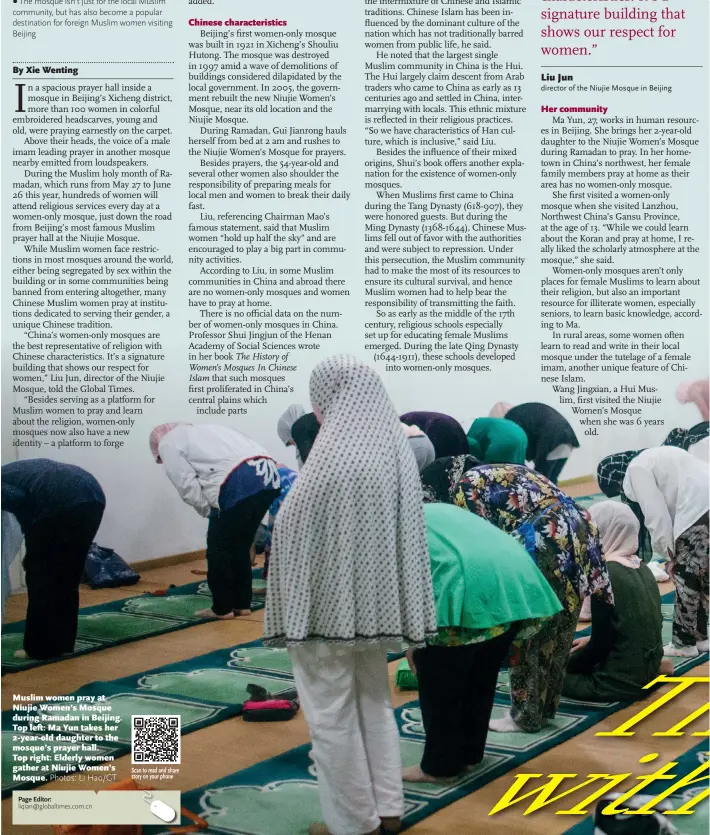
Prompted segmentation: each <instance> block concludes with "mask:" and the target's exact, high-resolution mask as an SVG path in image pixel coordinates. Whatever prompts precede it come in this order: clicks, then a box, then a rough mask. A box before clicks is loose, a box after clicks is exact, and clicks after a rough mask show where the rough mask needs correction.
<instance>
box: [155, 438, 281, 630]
mask: <svg viewBox="0 0 710 835" xmlns="http://www.w3.org/2000/svg"><path fill="white" fill-rule="evenodd" d="M150 451H151V452H152V453H153V457H154V458H155V460H156V463H158V464H163V465H164V466H165V473H166V475H167V476H168V478H169V479H170V481H171V482H172V483H173V485H174V486H175V488H176V490H177V491H178V493H179V494H180V498H181V499H182V500H183V501H184V502H185V503H186V504H189V505H190V506H191V507H194V508H195V510H196V511H197V512H198V513H199V514H200V516H206V517H209V523H208V525H207V585H208V586H209V589H210V592H211V594H212V607H211V608H210V609H202V610H200V611H199V612H196V614H197V615H199V616H200V617H204V618H218V619H220V620H226V619H227V618H233V617H238V616H242V615H249V614H251V608H250V607H251V595H252V575H251V555H250V551H251V544H252V542H253V541H254V535H255V534H256V532H257V530H258V528H259V524H260V523H261V520H262V519H263V518H264V515H265V514H266V511H267V510H268V509H269V506H270V505H271V503H272V502H273V501H274V499H275V498H276V497H277V496H278V494H279V491H280V489H281V488H280V479H279V473H278V470H277V468H276V462H275V461H274V460H273V459H272V458H271V457H270V456H269V454H268V453H267V452H266V450H265V449H262V447H260V446H259V444H257V443H256V442H255V441H252V440H251V439H250V438H247V437H246V435H242V434H241V433H240V432H237V431H236V430H234V429H229V428H228V427H226V426H217V425H209V424H201V425H198V426H193V425H192V424H191V423H164V424H162V425H161V426H156V427H155V429H153V431H152V432H151V433H150Z"/></svg>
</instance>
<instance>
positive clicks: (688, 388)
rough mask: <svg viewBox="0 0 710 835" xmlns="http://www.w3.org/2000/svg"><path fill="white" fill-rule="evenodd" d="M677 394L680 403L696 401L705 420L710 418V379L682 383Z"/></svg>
mask: <svg viewBox="0 0 710 835" xmlns="http://www.w3.org/2000/svg"><path fill="white" fill-rule="evenodd" d="M675 396H676V397H677V398H678V402H679V403H695V405H696V406H697V407H698V409H699V410H700V414H701V415H702V418H703V420H708V419H710V418H709V417H708V415H710V380H696V381H695V382H694V383H681V384H680V385H679V386H678V388H677V389H676V392H675Z"/></svg>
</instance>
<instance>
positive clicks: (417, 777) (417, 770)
mask: <svg viewBox="0 0 710 835" xmlns="http://www.w3.org/2000/svg"><path fill="white" fill-rule="evenodd" d="M402 779H403V780H404V782H405V783H451V782H452V781H453V780H455V779H456V778H455V777H432V776H431V774H426V773H425V772H423V771H422V769H421V766H418V765H410V766H408V767H407V768H403V769H402Z"/></svg>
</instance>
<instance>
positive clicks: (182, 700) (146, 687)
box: [2, 593, 708, 832]
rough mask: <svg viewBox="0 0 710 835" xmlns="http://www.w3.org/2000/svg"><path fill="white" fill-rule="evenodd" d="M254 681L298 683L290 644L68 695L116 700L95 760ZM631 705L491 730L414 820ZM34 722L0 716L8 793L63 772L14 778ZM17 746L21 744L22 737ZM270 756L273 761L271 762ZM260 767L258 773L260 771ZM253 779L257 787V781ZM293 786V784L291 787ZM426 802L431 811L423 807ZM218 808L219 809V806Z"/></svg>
mask: <svg viewBox="0 0 710 835" xmlns="http://www.w3.org/2000/svg"><path fill="white" fill-rule="evenodd" d="M672 598H673V594H672V593H671V594H667V595H665V596H664V598H663V600H664V616H665V618H666V621H667V622H666V624H665V628H667V629H670V625H671V623H670V619H671V618H672V614H673V604H672ZM157 599H160V598H157ZM397 657H398V656H397V655H393V656H391V657H390V660H393V659H394V658H397ZM707 659H708V654H707V653H705V654H703V655H700V656H698V657H696V658H691V659H683V658H677V659H675V661H676V672H677V673H678V674H680V673H683V672H685V671H686V670H688V669H690V668H691V667H693V666H695V665H696V664H700V663H703V662H704V661H706V660H707ZM248 684H257V685H261V686H263V687H264V688H266V689H267V690H268V691H269V692H270V693H272V694H273V695H278V694H279V693H283V692H284V691H286V690H290V689H292V688H293V687H294V682H293V675H292V671H291V662H290V658H289V655H288V653H287V652H286V650H282V649H271V648H267V647H263V646H262V645H261V642H260V641H252V642H250V643H246V644H240V645H237V646H234V647H231V648H228V649H222V650H216V651H214V652H209V653H206V654H204V655H199V656H196V657H194V658H189V659H186V660H183V661H179V662H177V663H175V664H168V665H165V666H162V667H157V668H155V669H153V670H148V671H146V672H140V673H136V674H134V675H131V676H126V677H124V678H120V679H114V680H113V681H108V682H93V683H91V684H88V685H86V686H85V687H82V688H80V689H79V690H77V691H75V692H74V693H72V694H70V695H71V696H73V697H75V698H74V702H75V703H76V700H77V697H83V698H84V699H85V700H86V701H87V702H89V703H90V697H91V696H105V697H106V701H105V702H102V704H104V705H108V706H110V708H111V711H110V712H111V714H112V715H116V716H119V717H120V722H119V723H118V729H117V730H116V731H115V733H114V734H113V735H114V736H116V737H117V739H116V740H113V741H110V742H104V741H102V742H100V743H99V744H98V747H97V748H96V750H95V754H96V757H95V758H94V757H89V761H92V762H99V761H101V760H102V759H103V757H104V756H106V755H110V756H113V757H121V756H124V755H125V754H127V753H129V751H130V717H131V715H137V714H156V715H166V714H171V715H175V714H179V715H180V716H181V717H182V722H181V725H182V733H183V734H187V733H191V732H192V731H195V730H199V729H200V728H203V727H206V726H208V725H213V724H215V723H216V722H221V721H223V720H225V719H229V718H232V717H236V716H238V715H239V714H240V713H241V708H242V704H243V702H244V701H245V700H246V698H247V689H246V688H247V685H248ZM87 697H88V698H87ZM508 703H509V685H508V673H507V671H505V670H503V671H501V673H500V676H499V685H498V695H497V707H496V715H501V714H502V712H503V710H504V708H505V706H506V705H507V704H508ZM625 704H626V703H623V702H614V703H607V704H596V705H592V704H586V703H580V702H573V701H568V700H565V701H563V703H562V705H561V707H560V712H559V713H558V715H557V717H556V718H555V721H554V722H553V723H552V724H551V725H550V726H548V727H547V728H545V729H544V730H543V731H541V732H540V733H539V734H532V735H528V734H521V735H518V734H504V735H499V734H491V735H490V736H489V741H490V748H491V751H490V754H489V755H488V756H487V758H486V761H485V762H484V763H483V765H482V766H481V769H479V770H478V771H476V772H474V773H473V774H471V775H468V776H467V778H466V779H465V780H463V781H461V782H460V783H459V784H454V785H451V786H448V787H447V788H446V791H443V792H442V789H441V787H430V789H428V790H426V791H425V790H424V789H423V788H422V787H418V788H417V791H416V792H414V793H413V794H414V795H415V796H416V797H417V798H418V797H419V796H420V795H422V794H423V795H424V796H425V797H429V796H430V795H431V799H430V800H429V801H427V804H425V805H424V806H422V805H421V803H422V801H417V802H418V803H419V805H416V806H415V807H412V811H411V814H412V815H414V814H415V812H417V809H418V810H419V812H417V814H418V815H419V817H416V818H414V817H413V818H412V819H411V821H412V822H413V821H414V820H415V819H416V820H418V819H419V818H420V817H425V816H426V815H428V814H431V813H432V812H433V811H435V810H436V809H437V808H440V807H441V806H442V805H446V804H448V803H450V802H453V800H456V799H458V798H459V797H461V796H463V794H468V793H469V792H470V791H473V790H475V789H476V788H478V787H479V786H480V785H482V783H481V780H483V782H488V781H489V780H492V779H494V777H497V776H499V775H500V774H502V773H504V772H505V771H508V770H510V769H511V768H514V767H516V766H517V765H519V764H520V763H522V762H525V761H526V760H527V759H530V758H531V757H533V756H537V754H539V753H541V752H542V751H545V750H547V749H548V748H552V747H554V746H555V745H559V744H560V743H562V742H564V741H565V740H567V739H569V738H570V737H572V736H575V735H576V734H578V733H580V732H581V731H583V730H585V729H586V728H588V727H590V726H591V725H594V724H596V723H597V722H600V721H601V720H602V719H603V718H604V717H606V716H608V715H609V714H610V713H613V712H615V711H617V710H620V709H621V708H622V707H624V706H625ZM398 715H399V718H400V724H401V726H402V737H403V743H402V745H403V757H404V760H405V762H406V763H407V764H410V763H413V762H415V761H417V760H416V759H413V757H414V758H416V756H419V754H420V752H421V745H422V739H423V737H422V733H423V732H422V730H421V722H420V717H419V711H418V708H417V705H416V702H412V703H411V704H410V705H407V706H406V707H405V708H402V709H400V711H399V713H398ZM51 721H52V720H51V719H50V720H49V722H50V723H51ZM30 724H33V725H35V726H36V727H35V730H40V732H41V733H46V730H43V728H46V727H47V724H48V721H47V720H46V719H45V720H39V718H38V713H37V711H36V710H33V711H31V712H26V711H23V712H21V713H20V712H15V711H13V710H8V711H4V712H3V714H2V735H3V743H4V749H5V754H4V756H3V762H2V795H3V797H4V796H6V794H8V793H9V792H11V791H12V790H13V789H18V788H29V787H30V786H33V787H35V788H36V787H38V786H39V785H41V784H42V783H43V782H47V781H48V780H49V779H51V775H52V774H56V773H60V772H61V771H62V770H63V769H62V768H61V767H57V766H56V765H55V766H51V767H50V766H47V768H46V769H44V770H42V768H41V765H40V764H38V765H37V768H36V770H34V771H33V776H34V777H36V779H35V780H33V781H32V782H31V783H30V782H27V781H25V782H23V783H20V782H18V780H16V779H15V778H14V777H13V773H12V767H13V760H12V757H11V752H12V748H13V735H14V736H26V735H27V734H29V733H30V730H29V725H30ZM77 724H78V723H77ZM78 736H79V737H82V734H81V733H79V734H78ZM84 739H85V740H86V743H87V744H93V740H92V739H91V738H90V735H89V736H86V735H85V736H84ZM15 744H16V745H19V744H22V743H18V742H16V743H15ZM57 744H66V740H63V741H58V742H57ZM299 750H300V749H295V750H294V751H292V752H288V753H286V754H283V755H282V756H281V757H277V758H275V760H274V761H273V762H274V766H273V767H274V768H275V769H276V770H275V771H271V770H270V769H271V767H272V766H271V765H268V767H267V764H265V763H261V764H259V765H256V766H253V767H252V769H249V771H250V775H248V777H247V778H246V779H247V780H248V781H251V780H252V776H251V772H252V771H253V770H254V769H257V770H258V769H262V771H263V772H264V773H268V774H276V775H279V774H281V764H282V763H283V762H285V763H287V764H291V763H293V762H295V763H297V764H300V765H299V768H300V767H301V765H303V764H304V763H305V760H304V759H303V757H301V755H300V754H299V753H298V752H299ZM306 750H307V749H306ZM87 756H88V754H87ZM306 759H307V757H306ZM269 762H270V761H267V763H269ZM306 766H307V764H306ZM64 770H68V769H64ZM262 771H258V772H257V773H258V774H261V773H262ZM288 773H289V774H291V776H289V777H287V778H285V779H286V780H287V781H293V780H295V781H296V783H299V782H302V781H303V780H305V781H306V783H307V786H306V790H307V791H310V790H311V788H313V787H312V786H311V785H310V782H311V781H312V780H313V777H312V775H311V776H309V774H308V767H306V772H305V774H302V775H300V776H299V777H294V776H293V774H292V772H291V766H290V765H289V771H288ZM243 779H245V778H244V772H241V773H238V774H237V775H232V776H231V777H227V778H225V779H224V780H223V781H220V784H219V785H220V786H222V784H224V785H225V786H227V785H231V782H230V781H233V780H237V783H236V784H235V785H242V783H241V781H242V780H243ZM274 779H276V780H277V781H280V780H281V778H280V777H278V776H277V777H276V778H273V779H270V780H267V781H266V783H264V784H259V785H260V786H262V788H263V786H265V785H267V784H268V785H271V783H272V782H274ZM247 784H248V785H252V783H251V782H248V783H247ZM209 789H210V790H211V789H212V787H209ZM206 791H207V789H203V790H199V791H198V792H197V793H195V792H193V793H191V794H190V797H191V798H192V799H193V800H194V801H195V802H194V803H193V805H192V806H190V808H193V810H194V811H198V810H199V809H202V806H201V805H200V804H201V800H199V799H196V798H198V794H199V797H200V798H201V797H202V794H204V793H205V792H206ZM290 791H291V789H289V792H290ZM193 795H194V797H193ZM306 796H309V795H306ZM314 796H315V795H314ZM281 797H282V795H278V797H277V798H276V799H277V800H279V798H281ZM261 800H263V798H262V799H261ZM261 800H260V801H259V802H260V803H261ZM432 804H434V806H432ZM308 808H309V809H310V807H308ZM425 808H426V809H429V811H422V810H423V809H425ZM212 814H214V811H213V812H212ZM309 814H310V811H309ZM408 820H409V819H408ZM235 825H236V824H235ZM225 831H230V832H231V831H234V832H242V831H244V832H247V831H246V830H238V829H234V830H231V829H227V830H225Z"/></svg>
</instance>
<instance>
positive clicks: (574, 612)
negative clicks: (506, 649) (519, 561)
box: [453, 464, 613, 733]
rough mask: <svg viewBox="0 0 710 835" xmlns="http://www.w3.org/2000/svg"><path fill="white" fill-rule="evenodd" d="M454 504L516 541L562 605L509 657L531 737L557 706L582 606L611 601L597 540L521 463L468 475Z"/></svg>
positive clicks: (580, 513)
mask: <svg viewBox="0 0 710 835" xmlns="http://www.w3.org/2000/svg"><path fill="white" fill-rule="evenodd" d="M453 501H454V504H457V505H459V506H460V507H464V508H468V509H469V510H470V511H472V512H473V513H476V514H477V515H479V516H482V517H483V518H484V519H488V521H490V522H492V523H493V524H494V525H496V526H497V527H498V528H500V529H501V530H504V531H506V532H507V533H509V534H511V535H512V536H514V537H515V538H516V539H519V541H520V542H521V543H522V544H523V546H524V547H525V549H526V551H527V552H528V554H529V555H530V556H531V558H532V559H533V560H535V562H536V563H537V566H538V568H539V569H540V571H541V572H542V574H543V575H544V576H545V579H546V580H547V581H548V583H549V584H550V586H551V588H552V590H553V592H554V593H555V594H556V596H557V598H558V600H559V601H560V603H561V604H562V607H563V609H562V611H561V612H559V613H558V614H557V615H555V617H554V618H552V619H551V620H550V621H548V622H547V624H545V625H544V626H543V628H542V629H541V630H540V632H538V633H537V634H536V635H535V636H533V637H532V638H531V639H530V640H529V642H528V643H527V645H526V646H514V647H513V648H512V651H511V655H510V657H509V666H510V687H511V701H512V705H511V715H512V718H513V720H514V721H515V723H516V725H517V726H518V727H519V728H521V729H522V730H523V731H526V732H528V733H535V732H537V731H539V730H540V729H541V728H542V727H543V726H544V724H545V722H546V721H548V720H550V719H551V718H552V717H554V715H555V713H556V711H557V708H558V706H559V702H560V697H561V695H562V686H563V683H564V677H565V670H566V665H567V659H568V657H569V652H570V648H571V646H572V641H573V639H574V633H575V628H576V625H577V620H578V617H579V611H580V608H581V605H582V600H583V599H584V597H585V596H586V595H587V594H590V595H599V596H600V597H601V598H602V599H603V600H605V601H608V602H609V603H613V594H612V590H611V583H610V580H609V574H608V572H607V568H606V563H605V561H604V557H603V555H602V548H601V542H600V539H599V534H598V532H597V529H596V526H595V525H594V523H593V522H592V520H591V518H590V517H589V515H588V513H587V512H586V511H585V510H583V509H582V508H581V507H579V506H577V505H576V504H575V503H574V501H573V500H572V499H571V498H570V497H569V496H567V495H566V494H565V493H563V492H562V490H560V489H559V488H558V487H557V486H556V485H554V484H552V482H551V481H549V480H548V479H547V478H545V477H544V476H542V475H540V474H539V473H536V472H534V471H533V470H530V469H529V468H527V467H525V466H521V465H494V464H485V465H483V466H479V467H475V468H474V469H471V470H469V471H468V472H466V473H465V474H464V476H463V477H462V478H461V479H460V481H459V483H458V485H457V487H456V489H455V491H454V494H453Z"/></svg>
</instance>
